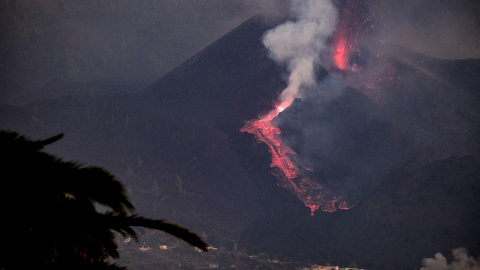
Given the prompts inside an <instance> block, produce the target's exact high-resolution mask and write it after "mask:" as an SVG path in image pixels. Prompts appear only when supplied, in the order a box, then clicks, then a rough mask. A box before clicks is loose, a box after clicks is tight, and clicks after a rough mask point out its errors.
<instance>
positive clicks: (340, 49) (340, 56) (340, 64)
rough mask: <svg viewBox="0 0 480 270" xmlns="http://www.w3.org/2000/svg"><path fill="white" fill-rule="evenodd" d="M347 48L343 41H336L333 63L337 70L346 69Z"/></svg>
mask: <svg viewBox="0 0 480 270" xmlns="http://www.w3.org/2000/svg"><path fill="white" fill-rule="evenodd" d="M347 55H348V54H347V48H346V42H345V39H343V38H341V39H339V40H338V42H337V45H336V48H335V55H334V61H335V65H336V66H337V68H339V69H346V68H347V62H348V59H347Z"/></svg>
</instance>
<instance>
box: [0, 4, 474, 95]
mask: <svg viewBox="0 0 480 270" xmlns="http://www.w3.org/2000/svg"><path fill="white" fill-rule="evenodd" d="M365 1H367V0H365ZM479 2H480V1H475V0H406V1H395V0H382V1H380V0H376V1H373V0H372V1H370V3H371V5H373V6H376V8H377V10H378V11H379V12H380V13H381V16H380V17H381V18H382V20H384V21H382V23H381V26H382V27H381V29H380V30H379V33H381V35H382V39H385V40H386V41H389V42H396V43H400V44H401V45H404V46H408V47H411V48H414V49H416V50H418V51H420V52H423V53H429V54H431V55H435V56H440V57H446V58H465V57H476V58H480V51H479V48H480V33H479V32H480V31H479V29H480V22H479V20H480V19H479V15H478V14H480V8H479V7H480V4H479ZM288 6H289V4H288V1H286V0H228V1H227V0H155V1H153V0H152V1H134V0H118V1H96V0H77V1H64V0H42V1H38V0H22V1H14V0H11V1H6V0H5V1H0V57H1V58H0V59H1V61H0V72H1V74H2V75H1V77H0V87H1V91H2V92H1V95H0V98H2V99H4V101H5V100H6V101H8V100H9V98H10V96H12V95H14V94H15V93H16V92H22V93H28V92H29V91H33V90H34V91H39V90H38V89H41V88H42V87H44V85H45V84H47V83H48V82H51V81H52V80H64V81H76V82H87V81H92V80H101V81H138V82H140V85H148V84H149V83H151V82H153V81H155V80H156V79H158V78H159V77H161V76H162V75H163V74H165V73H166V72H168V71H169V70H171V69H172V68H174V67H176V66H177V65H179V64H181V63H182V62H183V61H185V60H186V59H188V58H189V57H190V56H192V55H193V54H195V53H196V52H198V51H200V50H201V49H203V48H204V47H206V46H207V45H208V44H210V43H211V42H213V41H215V40H216V39H218V38H220V37H221V36H222V35H224V34H225V33H227V32H228V31H229V30H231V29H233V28H235V27H236V26H237V25H239V24H240V23H241V22H243V21H245V20H247V19H248V18H249V17H251V16H253V15H255V14H258V13H262V14H269V15H278V14H283V13H285V12H286V11H287V10H288Z"/></svg>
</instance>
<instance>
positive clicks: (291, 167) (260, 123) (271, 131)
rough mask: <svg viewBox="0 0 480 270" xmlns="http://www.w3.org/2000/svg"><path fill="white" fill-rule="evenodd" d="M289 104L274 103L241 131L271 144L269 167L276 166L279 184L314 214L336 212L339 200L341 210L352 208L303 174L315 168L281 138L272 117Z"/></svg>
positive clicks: (275, 171) (275, 172) (275, 170)
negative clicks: (318, 211)
mask: <svg viewBox="0 0 480 270" xmlns="http://www.w3.org/2000/svg"><path fill="white" fill-rule="evenodd" d="M289 106H290V104H289V103H288V102H283V103H282V104H279V105H277V106H275V109H273V110H272V111H270V112H269V113H267V114H266V115H263V116H261V117H259V119H256V120H250V121H247V122H246V123H245V125H244V126H243V127H242V128H241V129H240V131H241V132H248V133H251V134H254V135H255V137H256V138H257V140H258V141H259V142H263V143H265V144H266V145H267V146H268V148H269V151H270V153H271V154H272V163H271V164H270V167H272V168H274V171H273V174H274V175H275V176H276V177H277V178H278V180H279V185H280V186H282V187H284V188H286V189H288V190H289V191H290V192H292V193H294V194H295V195H296V196H297V197H298V198H299V199H300V200H301V201H303V203H304V204H305V205H306V206H307V207H309V208H310V210H311V214H312V216H313V215H314V212H315V210H317V209H319V208H320V209H321V210H323V211H326V212H334V211H336V210H337V208H336V205H335V204H336V203H338V205H339V208H340V209H349V208H350V205H349V204H348V203H347V202H346V201H344V200H343V199H342V198H341V197H340V196H335V195H333V193H332V192H330V191H329V190H327V189H325V188H323V187H322V186H321V185H320V184H319V183H317V182H316V181H314V180H313V179H311V178H310V177H309V176H308V175H306V174H305V173H303V172H304V171H312V168H310V167H309V165H308V164H307V163H306V162H305V161H303V160H302V159H301V158H300V157H299V156H298V154H297V153H296V152H295V151H293V150H292V149H291V148H289V147H287V146H286V145H284V144H283V142H282V139H281V137H280V133H281V131H280V129H279V128H278V127H276V126H274V125H273V124H272V120H273V119H274V118H275V117H277V116H278V114H279V113H280V112H282V111H283V110H284V109H285V108H287V107H289Z"/></svg>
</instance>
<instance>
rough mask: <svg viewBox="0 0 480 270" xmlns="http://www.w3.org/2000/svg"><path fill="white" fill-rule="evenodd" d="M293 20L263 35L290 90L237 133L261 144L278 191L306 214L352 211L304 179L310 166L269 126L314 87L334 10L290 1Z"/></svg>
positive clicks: (310, 1) (318, 0)
mask: <svg viewBox="0 0 480 270" xmlns="http://www.w3.org/2000/svg"><path fill="white" fill-rule="evenodd" d="M292 13H293V14H292V15H293V16H294V17H295V19H296V21H295V22H292V21H288V22H286V23H284V24H282V25H280V26H278V27H276V28H274V29H272V30H269V31H267V32H266V34H265V36H264V38H263V44H264V45H265V47H266V48H267V49H268V50H269V54H270V57H271V58H272V59H273V60H274V61H276V62H277V63H279V64H286V66H287V68H288V70H289V72H290V74H289V78H288V86H287V88H285V89H284V90H283V91H282V93H281V95H280V98H279V103H277V104H276V106H275V108H274V109H273V110H271V111H270V112H268V113H267V114H265V115H263V116H260V117H259V118H258V119H254V120H250V121H247V122H246V123H245V125H244V126H243V127H242V128H241V129H240V131H241V132H248V133H251V134H254V135H255V137H256V138H257V140H258V141H259V142H263V143H265V144H266V145H267V146H268V147H269V151H270V153H271V154H272V163H271V165H270V166H271V167H272V168H273V170H272V173H273V174H274V175H275V176H276V177H277V179H278V180H279V185H280V186H282V187H284V188H286V189H287V190H289V191H290V192H292V193H293V194H295V195H296V196H297V198H299V199H300V200H301V201H303V203H304V204H305V205H306V206H307V207H309V208H310V210H311V214H312V215H313V214H314V212H315V210H317V209H319V208H320V209H322V210H323V211H327V212H333V211H336V210H337V207H338V208H340V209H349V208H350V207H352V206H351V205H350V204H349V203H347V202H346V201H345V200H344V199H343V198H341V197H340V196H337V195H335V194H334V193H332V192H331V191H330V190H327V189H326V188H324V187H323V186H322V185H320V184H319V183H317V182H316V181H314V180H313V179H312V178H310V177H309V176H308V173H306V171H311V170H312V169H311V168H310V166H309V164H307V163H306V162H304V161H303V160H302V159H301V158H300V157H299V156H298V154H297V153H296V152H295V151H293V150H292V149H290V148H289V147H287V146H286V145H285V144H284V143H283V142H282V139H281V136H280V133H281V131H280V129H279V128H278V127H276V126H275V125H273V124H272V120H273V119H274V118H275V117H277V116H278V114H279V113H280V112H282V111H283V110H284V109H285V108H287V107H289V106H290V105H291V104H292V102H293V100H294V99H295V98H301V97H302V89H303V88H305V87H312V86H315V84H316V82H315V75H314V67H315V66H316V65H318V64H320V63H319V62H320V53H321V52H322V51H323V50H324V49H325V48H326V43H327V39H328V37H329V36H330V35H331V34H332V33H333V31H334V29H335V25H336V23H337V10H336V8H335V6H334V5H333V3H332V2H331V1H330V0H307V1H305V0H294V1H292Z"/></svg>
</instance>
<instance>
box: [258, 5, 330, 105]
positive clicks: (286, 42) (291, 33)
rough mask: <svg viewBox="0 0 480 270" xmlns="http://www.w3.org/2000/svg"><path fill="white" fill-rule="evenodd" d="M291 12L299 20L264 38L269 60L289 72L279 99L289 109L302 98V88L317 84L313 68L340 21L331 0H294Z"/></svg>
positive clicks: (288, 23) (270, 32)
mask: <svg viewBox="0 0 480 270" xmlns="http://www.w3.org/2000/svg"><path fill="white" fill-rule="evenodd" d="M291 13H292V15H293V16H294V17H295V19H296V21H288V22H286V23H284V24H282V25H279V26H278V27H276V28H274V29H272V30H269V31H268V32H267V33H266V34H265V36H264V38H263V44H264V45H265V47H266V48H267V49H268V50H269V52H270V57H271V58H272V59H273V60H274V61H276V62H277V63H282V64H286V65H287V67H288V69H289V71H290V76H289V78H288V87H287V88H286V89H285V90H283V92H282V94H281V96H280V102H282V103H283V102H284V103H285V104H286V105H287V107H288V106H289V105H290V104H291V103H292V101H293V100H294V99H295V98H301V88H302V86H306V87H308V86H313V85H315V76H314V67H315V65H317V64H319V63H318V62H319V61H320V52H322V51H323V50H324V49H325V47H326V41H327V39H328V37H329V36H330V35H332V33H333V31H334V30H335V26H336V23H337V21H338V14H337V9H336V8H335V6H334V4H333V3H332V1H331V0H292V2H291Z"/></svg>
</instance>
